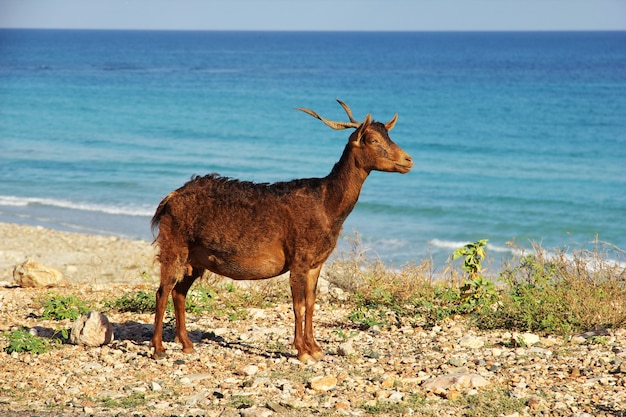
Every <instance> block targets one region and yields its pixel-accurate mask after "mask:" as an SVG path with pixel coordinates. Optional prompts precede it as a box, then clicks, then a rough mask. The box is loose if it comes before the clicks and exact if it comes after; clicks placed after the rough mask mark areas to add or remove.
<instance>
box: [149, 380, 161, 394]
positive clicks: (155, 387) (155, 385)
mask: <svg viewBox="0 0 626 417" xmlns="http://www.w3.org/2000/svg"><path fill="white" fill-rule="evenodd" d="M150 389H151V390H152V391H155V392H157V391H162V390H163V387H161V384H159V383H158V382H154V381H153V382H152V383H151V384H150Z"/></svg>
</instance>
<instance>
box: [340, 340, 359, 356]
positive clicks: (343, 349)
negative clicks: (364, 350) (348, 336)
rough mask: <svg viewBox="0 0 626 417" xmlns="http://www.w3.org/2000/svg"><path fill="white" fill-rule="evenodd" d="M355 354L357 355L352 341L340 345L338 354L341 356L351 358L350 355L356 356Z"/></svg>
mask: <svg viewBox="0 0 626 417" xmlns="http://www.w3.org/2000/svg"><path fill="white" fill-rule="evenodd" d="M355 353H356V350H355V349H354V345H353V344H352V342H351V341H347V342H344V343H342V344H340V345H339V347H338V348H337V354H338V355H339V356H350V355H354V354H355Z"/></svg>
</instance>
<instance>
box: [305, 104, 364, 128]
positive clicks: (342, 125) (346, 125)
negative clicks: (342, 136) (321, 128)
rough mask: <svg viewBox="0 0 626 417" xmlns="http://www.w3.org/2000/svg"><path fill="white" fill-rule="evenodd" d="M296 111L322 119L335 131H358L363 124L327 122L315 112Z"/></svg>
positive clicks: (306, 110)
mask: <svg viewBox="0 0 626 417" xmlns="http://www.w3.org/2000/svg"><path fill="white" fill-rule="evenodd" d="M296 110H300V111H303V112H305V113H306V114H308V115H310V116H313V117H315V118H316V119H320V120H321V121H322V122H324V124H325V125H326V126H328V127H330V128H332V129H335V130H342V129H350V128H353V129H358V128H359V126H361V122H356V121H352V122H333V121H332V120H327V119H324V118H323V117H322V116H320V115H319V114H317V113H315V112H314V111H313V110H310V109H304V108H302V107H296Z"/></svg>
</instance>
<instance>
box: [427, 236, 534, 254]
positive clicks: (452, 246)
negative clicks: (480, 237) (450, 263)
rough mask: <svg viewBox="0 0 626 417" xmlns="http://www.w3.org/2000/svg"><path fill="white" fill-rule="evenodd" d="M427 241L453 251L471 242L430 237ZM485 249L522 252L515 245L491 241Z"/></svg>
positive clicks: (436, 246) (498, 251) (501, 251)
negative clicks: (497, 243)
mask: <svg viewBox="0 0 626 417" xmlns="http://www.w3.org/2000/svg"><path fill="white" fill-rule="evenodd" d="M428 243H429V244H430V245H431V246H432V247H434V248H438V249H449V250H453V251H455V250H457V249H459V248H462V247H463V246H465V245H467V244H469V243H472V242H462V241H453V240H440V239H432V240H429V241H428ZM487 250H488V251H491V252H496V253H511V254H514V255H519V254H520V253H522V252H523V250H522V249H519V248H516V247H509V246H499V245H494V244H491V243H487Z"/></svg>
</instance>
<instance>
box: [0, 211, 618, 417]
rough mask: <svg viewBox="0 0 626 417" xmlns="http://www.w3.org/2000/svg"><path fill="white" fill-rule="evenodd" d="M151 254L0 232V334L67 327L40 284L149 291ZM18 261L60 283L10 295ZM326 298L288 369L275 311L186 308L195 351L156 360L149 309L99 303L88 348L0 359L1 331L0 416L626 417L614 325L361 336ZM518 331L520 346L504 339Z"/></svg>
mask: <svg viewBox="0 0 626 417" xmlns="http://www.w3.org/2000/svg"><path fill="white" fill-rule="evenodd" d="M153 256H154V249H153V248H152V247H151V246H150V244H149V243H147V242H137V241H127V240H123V239H118V238H111V237H103V236H89V235H79V234H71V233H64V232H57V231H50V230H46V229H42V228H37V227H28V226H16V225H13V224H2V223H0V281H2V282H1V285H0V332H7V331H10V330H12V329H15V328H16V327H18V326H22V327H26V328H28V329H31V332H33V333H35V334H37V335H38V336H41V337H45V338H51V337H55V334H59V333H60V332H61V331H62V330H64V329H70V328H71V327H72V322H71V321H69V320H65V321H45V320H41V319H40V318H39V317H40V315H41V301H40V300H41V299H42V296H45V295H46V294H47V293H48V292H50V291H53V292H54V293H56V294H60V295H75V296H78V297H79V298H81V299H82V300H85V301H90V302H92V303H94V304H96V305H97V306H101V307H102V306H103V305H104V300H114V299H117V298H119V297H121V296H122V295H124V294H125V293H128V292H130V291H133V290H136V289H144V290H147V291H154V290H155V289H156V287H157V283H156V281H155V280H154V277H156V276H157V275H156V270H155V266H154V265H153V263H152V258H153ZM27 258H29V259H34V260H37V261H39V262H42V263H46V264H48V265H50V266H52V267H55V268H58V269H59V270H61V271H62V272H63V274H64V277H65V278H66V279H67V281H69V284H68V285H66V286H63V287H57V288H53V289H32V288H20V287H17V286H15V285H14V284H13V281H12V269H13V268H14V267H15V265H17V264H19V263H21V262H24V260H25V259H27ZM151 277H152V278H151ZM336 293H337V289H333V288H332V286H331V288H329V289H328V290H327V291H325V292H323V293H322V294H320V295H319V298H318V304H317V310H316V314H315V334H316V337H317V340H318V341H319V342H320V344H321V345H322V348H323V349H324V350H325V352H326V356H325V357H324V359H322V360H321V361H319V362H316V363H308V364H303V363H300V362H299V361H298V360H297V359H296V357H295V351H293V350H292V349H291V341H292V332H293V315H292V312H291V305H290V304H289V303H287V302H285V303H273V304H272V305H271V306H270V307H268V308H264V309H258V308H254V309H249V311H248V314H247V315H246V318H241V317H237V318H236V319H234V320H232V318H229V317H221V316H210V315H207V314H198V315H194V314H189V315H188V330H189V333H190V337H191V338H192V340H193V341H194V343H195V345H196V352H195V353H193V354H183V353H182V351H181V348H180V345H179V344H178V343H174V341H173V337H174V335H173V330H172V326H166V331H165V336H164V337H165V346H166V349H167V351H168V353H169V356H168V357H167V358H166V359H163V360H159V361H156V360H153V359H152V358H151V357H150V353H151V352H150V342H149V341H150V338H151V337H152V320H153V316H152V314H140V313H118V312H114V311H105V310H103V311H104V312H105V314H106V315H107V317H108V319H109V321H110V322H111V323H112V324H113V328H114V334H115V340H114V341H113V342H112V343H110V344H108V345H105V346H101V347H86V346H76V345H70V344H62V345H60V346H59V347H58V348H55V349H52V350H50V351H48V352H46V353H43V354H39V355H36V354H30V353H12V354H8V353H7V352H6V351H5V348H6V346H7V344H8V342H7V340H6V338H5V337H0V414H2V415H10V416H17V415H38V416H48V415H67V416H74V415H94V416H100V415H102V416H105V415H106V416H109V415H116V416H131V415H132V416H171V415H176V416H246V417H250V416H308V415H345V416H366V415H376V414H378V415H437V416H456V415H462V414H467V412H468V407H470V409H471V407H477V405H475V404H476V402H475V401H474V402H473V401H472V400H471V399H472V398H476V399H478V398H497V401H500V402H504V401H505V400H507V401H509V402H510V401H513V402H515V401H516V402H517V403H518V404H520V406H519V407H517V408H516V409H514V410H513V409H512V410H508V411H507V410H506V409H503V411H501V412H494V414H493V415H503V416H510V417H513V416H587V415H591V416H612V417H615V416H626V340H625V336H626V330H625V329H609V330H607V331H605V332H603V333H597V332H596V333H589V334H584V335H580V336H579V337H577V338H571V339H564V338H561V337H554V336H544V335H532V334H521V335H518V334H514V333H511V332H509V331H506V330H501V331H488V332H484V331H479V330H477V329H475V328H472V326H471V323H469V322H468V321H466V320H465V319H464V318H463V317H453V318H451V319H449V320H446V321H443V322H441V323H439V324H438V325H437V326H435V327H433V328H429V329H425V328H410V327H406V328H390V329H387V328H371V329H362V328H359V327H358V326H356V325H354V324H353V323H351V322H350V321H349V320H348V319H347V316H348V315H349V313H350V312H351V311H352V310H351V309H352V306H351V304H350V302H349V301H338V298H337V297H336V296H334V295H333V294H336ZM344 298H345V297H344ZM103 308H104V307H103ZM168 314H169V313H168ZM168 319H171V317H168ZM172 323H173V319H172ZM5 334H6V333H5ZM520 337H523V338H524V340H527V341H528V342H530V343H524V344H519V343H514V342H513V341H515V340H520ZM437 384H439V385H437ZM494 393H495V394H494ZM490 394H493V395H496V396H495V397H489V395H490ZM472 415H473V414H472Z"/></svg>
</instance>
